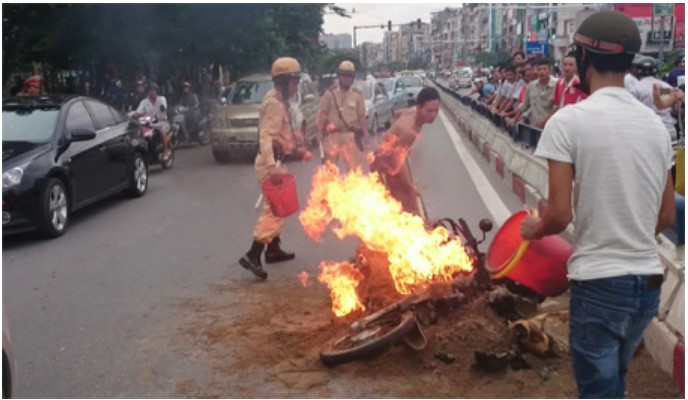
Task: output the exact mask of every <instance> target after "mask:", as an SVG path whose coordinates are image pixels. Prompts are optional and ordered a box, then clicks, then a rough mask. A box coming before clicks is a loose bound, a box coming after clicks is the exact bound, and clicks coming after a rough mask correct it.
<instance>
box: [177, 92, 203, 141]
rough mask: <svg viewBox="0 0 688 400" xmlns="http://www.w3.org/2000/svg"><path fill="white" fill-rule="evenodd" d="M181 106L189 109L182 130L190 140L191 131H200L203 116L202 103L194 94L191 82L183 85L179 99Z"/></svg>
mask: <svg viewBox="0 0 688 400" xmlns="http://www.w3.org/2000/svg"><path fill="white" fill-rule="evenodd" d="M179 105H180V106H182V107H186V108H188V109H189V111H187V112H186V113H185V115H184V121H183V124H182V130H183V132H184V135H185V137H186V140H189V138H190V135H191V131H190V130H189V127H190V128H191V129H194V130H196V129H198V121H200V116H201V103H200V102H199V101H198V96H196V93H194V92H193V88H192V86H191V84H190V83H189V82H184V83H183V84H182V95H181V97H180V98H179Z"/></svg>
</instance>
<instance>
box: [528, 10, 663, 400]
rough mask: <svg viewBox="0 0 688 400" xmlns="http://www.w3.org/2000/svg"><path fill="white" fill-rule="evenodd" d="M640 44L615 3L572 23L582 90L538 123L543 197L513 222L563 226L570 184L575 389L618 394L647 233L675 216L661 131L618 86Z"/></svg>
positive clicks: (646, 316)
mask: <svg viewBox="0 0 688 400" xmlns="http://www.w3.org/2000/svg"><path fill="white" fill-rule="evenodd" d="M640 45H641V39H640V33H639V31H638V27H637V26H636V24H635V23H634V22H633V20H631V19H630V18H628V17H627V16H625V15H624V14H622V13H618V12H614V11H602V12H598V13H595V14H593V15H591V16H590V17H588V18H587V19H586V20H585V21H584V22H583V23H582V24H581V26H580V28H579V29H578V32H577V33H576V35H575V36H574V48H575V54H576V64H577V65H578V70H579V72H580V78H581V82H580V88H581V90H582V91H583V92H585V93H591V95H590V97H588V99H587V100H585V101H584V102H580V103H577V104H574V105H570V106H567V107H565V108H563V109H562V110H560V111H559V112H557V113H556V114H554V116H552V118H551V119H550V120H549V121H548V122H547V124H546V125H545V128H544V131H543V133H542V137H541V139H540V142H539V143H538V147H537V150H536V151H535V155H536V156H540V157H544V158H546V159H547V163H548V167H549V196H548V205H547V209H546V210H545V212H544V214H543V215H542V218H536V217H530V218H526V219H525V220H524V222H523V224H522V226H521V234H522V236H523V237H524V238H526V239H530V240H537V239H540V238H542V237H543V236H546V235H553V234H557V233H559V232H562V231H563V230H564V229H565V228H566V227H567V226H568V224H569V223H570V222H571V221H572V219H573V215H574V212H573V211H572V208H571V198H572V192H573V198H574V207H575V218H576V220H575V230H574V238H573V255H572V256H571V259H570V260H569V262H568V277H569V280H570V285H571V289H570V307H569V313H570V314H569V332H570V338H569V339H570V341H569V343H570V354H571V359H572V362H573V371H574V375H575V378H576V383H577V386H578V395H579V397H580V398H622V397H623V396H624V392H625V375H626V372H627V371H628V364H629V362H630V360H631V357H632V356H633V354H634V352H635V350H636V348H637V347H638V344H639V343H640V341H641V340H642V336H643V331H644V330H645V327H646V326H647V325H648V324H649V322H650V321H651V320H652V318H653V316H654V315H655V314H656V313H657V308H658V304H659V293H660V288H661V284H662V278H663V275H662V274H663V272H664V269H663V267H662V264H661V262H660V260H659V256H658V254H657V244H656V241H655V235H656V234H657V233H659V232H662V231H663V230H664V229H666V228H668V227H669V226H670V225H672V224H673V223H674V220H675V217H676V208H675V204H674V192H673V185H672V182H671V153H672V151H671V143H670V140H669V136H668V135H666V134H661V133H663V132H664V125H662V122H661V121H660V119H659V118H658V117H657V115H655V113H654V112H653V111H652V110H650V109H649V108H647V107H646V106H644V105H643V104H642V103H640V102H639V101H638V100H636V99H635V98H634V97H633V96H632V95H631V94H630V93H629V92H628V91H627V90H626V89H625V88H624V83H623V80H624V74H625V72H626V70H628V67H629V66H630V64H631V61H632V59H633V54H634V53H636V52H638V50H639V49H640ZM653 133H654V134H653ZM574 183H575V184H574Z"/></svg>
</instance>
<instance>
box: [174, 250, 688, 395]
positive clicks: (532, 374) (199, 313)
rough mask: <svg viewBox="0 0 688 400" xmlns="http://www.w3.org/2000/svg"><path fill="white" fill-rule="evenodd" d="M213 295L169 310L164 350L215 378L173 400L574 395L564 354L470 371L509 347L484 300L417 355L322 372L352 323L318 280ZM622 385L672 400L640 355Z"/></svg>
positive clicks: (228, 287)
mask: <svg viewBox="0 0 688 400" xmlns="http://www.w3.org/2000/svg"><path fill="white" fill-rule="evenodd" d="M373 257H374V256H373ZM374 262H375V261H374ZM389 284H390V283H389V282H385V279H384V278H382V279H377V280H372V281H371V282H369V285H368V291H369V296H370V304H372V307H374V308H379V307H382V306H384V305H386V304H389V303H390V302H392V301H394V300H395V299H397V298H398V297H399V296H398V295H396V294H393V293H392V294H391V295H390V294H389V293H390V292H388V291H387V290H386V289H385V290H382V288H385V287H386V286H388V285H389ZM213 289H214V295H213V296H211V297H212V299H211V300H193V299H191V300H184V301H180V302H179V303H178V304H177V305H176V306H177V307H178V309H179V312H180V313H183V314H184V315H186V317H185V318H184V322H183V325H182V326H180V327H179V329H178V331H177V332H176V333H175V335H174V336H173V338H172V340H171V343H170V346H171V347H172V350H173V351H174V352H175V353H177V354H179V355H180V356H184V357H193V360H194V362H198V361H199V360H204V362H208V363H210V364H211V366H212V371H214V373H213V374H212V375H211V376H204V377H198V378H197V379H182V380H179V381H178V382H177V385H176V392H177V394H178V395H179V396H181V397H200V398H217V397H221V398H225V397H263V398H273V397H289V398H331V397H340V398H341V397H349V398H360V397H368V398H378V397H385V398H389V397H392V398H575V397H576V396H577V393H576V389H575V383H574V380H573V378H572V371H571V366H570V359H569V357H568V355H567V354H566V351H565V350H561V349H560V350H559V351H557V352H556V355H555V356H553V357H548V358H539V357H536V356H534V355H531V354H527V353H524V356H523V357H524V359H525V361H526V363H527V364H528V365H529V367H530V368H529V369H525V370H519V371H514V370H512V369H510V368H508V369H507V370H505V371H502V372H497V373H487V372H484V371H480V370H478V369H477V368H476V367H475V365H474V352H475V351H481V352H501V351H506V350H509V349H510V348H512V346H513V343H512V341H511V334H510V331H509V329H508V327H507V323H506V321H505V320H504V319H502V318H500V317H499V316H497V315H496V314H495V312H493V311H492V309H491V308H490V307H489V306H488V295H487V294H480V295H478V296H477V297H476V298H475V299H473V301H472V302H470V303H469V304H467V305H464V306H462V307H461V308H460V309H459V310H458V311H456V312H455V313H453V314H452V315H450V316H449V317H447V318H441V319H440V320H439V321H438V323H436V324H435V325H432V326H429V327H427V328H424V332H425V335H426V337H427V338H428V342H429V343H428V346H427V347H426V348H425V349H424V350H422V351H414V350H411V349H410V348H408V347H407V346H405V345H397V346H395V347H393V348H391V349H390V350H389V351H387V352H386V353H384V354H381V355H379V356H377V357H375V358H373V359H368V360H364V361H357V362H352V363H349V364H344V365H339V366H336V367H332V368H329V367H326V366H324V365H323V364H321V362H320V361H319V352H320V350H321V349H322V348H323V346H324V345H325V343H326V342H328V341H330V340H331V339H332V338H334V337H336V336H337V335H341V334H342V333H343V332H345V330H346V327H347V326H348V324H350V323H351V322H353V321H355V317H352V316H349V317H346V318H337V319H335V318H334V317H333V315H332V312H331V310H330V301H329V293H328V291H327V289H326V288H325V287H323V286H322V285H320V284H319V283H317V281H315V280H314V279H311V280H310V282H309V283H308V286H306V287H303V286H302V285H301V283H300V282H299V279H298V277H297V276H294V279H293V281H290V282H284V281H283V282H273V281H267V282H263V283H258V282H256V283H253V282H241V283H240V282H224V283H221V284H218V285H215V286H214V288H213ZM387 289H388V287H387ZM374 293H384V295H377V296H376V295H375V294H374ZM230 299H231V300H230ZM358 316H359V317H360V315H358ZM564 336H565V334H564ZM438 355H444V356H445V357H438ZM447 355H448V356H449V359H447V357H446V356H447ZM441 358H444V359H445V360H444V361H442V360H441ZM452 358H453V361H450V359H452ZM627 382H628V385H627V386H628V387H627V395H626V397H628V398H678V397H679V392H678V390H677V388H676V387H675V385H674V384H673V383H672V381H671V379H670V377H669V376H668V375H667V374H665V373H664V372H663V371H661V370H660V369H659V367H658V366H657V365H656V364H655V362H654V361H653V360H652V358H651V357H650V355H649V354H648V353H647V351H646V350H645V349H640V351H639V352H638V354H637V356H636V357H635V358H634V359H633V361H632V363H631V367H630V372H629V374H628V378H627Z"/></svg>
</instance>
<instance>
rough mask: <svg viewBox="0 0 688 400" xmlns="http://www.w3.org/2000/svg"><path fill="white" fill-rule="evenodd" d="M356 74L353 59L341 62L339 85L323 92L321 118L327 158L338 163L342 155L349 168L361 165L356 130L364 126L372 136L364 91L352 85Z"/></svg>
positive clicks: (338, 71)
mask: <svg viewBox="0 0 688 400" xmlns="http://www.w3.org/2000/svg"><path fill="white" fill-rule="evenodd" d="M355 74H356V68H355V67H354V64H353V63H352V62H351V61H342V63H341V64H339V68H338V70H337V85H334V86H333V87H331V88H330V89H328V90H327V91H325V93H324V94H323V96H322V99H321V100H320V116H319V119H318V122H319V123H318V131H319V132H320V137H321V138H323V137H324V141H323V144H324V152H325V159H326V160H327V161H330V162H332V163H335V164H336V163H337V162H338V161H339V158H340V156H342V157H343V158H344V162H345V163H346V165H347V167H348V168H349V170H353V169H354V168H356V167H359V166H360V162H359V152H358V150H357V149H356V147H357V145H356V133H355V131H356V130H360V133H361V134H362V135H363V137H364V138H368V137H370V133H369V132H368V122H367V120H366V110H365V103H364V102H363V94H362V93H361V92H360V91H358V90H356V89H352V88H351V84H352V83H353V82H354V75H355ZM361 139H363V138H361Z"/></svg>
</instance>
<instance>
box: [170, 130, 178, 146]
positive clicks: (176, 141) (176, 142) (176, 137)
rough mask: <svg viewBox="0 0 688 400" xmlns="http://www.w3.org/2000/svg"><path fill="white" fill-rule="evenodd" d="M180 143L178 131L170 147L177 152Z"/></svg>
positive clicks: (173, 136)
mask: <svg viewBox="0 0 688 400" xmlns="http://www.w3.org/2000/svg"><path fill="white" fill-rule="evenodd" d="M179 142H180V140H179V131H177V132H175V133H174V134H173V135H172V137H170V147H171V148H173V149H175V150H177V148H179Z"/></svg>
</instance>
